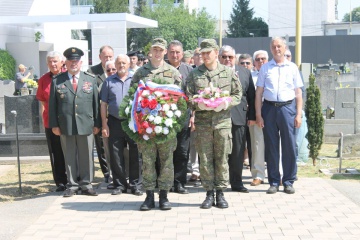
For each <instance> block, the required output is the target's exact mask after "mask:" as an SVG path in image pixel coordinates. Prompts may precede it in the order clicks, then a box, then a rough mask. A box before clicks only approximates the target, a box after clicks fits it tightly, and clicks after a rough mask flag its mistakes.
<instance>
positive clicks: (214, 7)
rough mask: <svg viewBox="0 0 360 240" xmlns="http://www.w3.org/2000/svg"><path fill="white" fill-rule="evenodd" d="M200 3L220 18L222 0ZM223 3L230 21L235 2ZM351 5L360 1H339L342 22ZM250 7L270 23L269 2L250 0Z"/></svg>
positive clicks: (224, 13)
mask: <svg viewBox="0 0 360 240" xmlns="http://www.w3.org/2000/svg"><path fill="white" fill-rule="evenodd" d="M198 1H199V8H202V7H205V8H206V10H207V12H208V13H210V14H211V15H213V16H216V18H219V16H220V0H198ZM284 1H286V0H284ZM287 1H289V0H287ZM291 1H294V2H295V0H291ZM314 1H316V0H314ZM221 2H222V18H223V19H224V20H229V19H230V13H231V12H232V6H233V0H221ZM209 3H211V4H209ZM350 4H351V9H353V8H355V7H360V0H338V18H339V20H342V18H343V17H344V15H345V13H348V12H350ZM250 7H253V8H254V11H255V17H262V18H263V19H264V20H265V22H268V20H267V18H268V16H269V12H268V0H250Z"/></svg>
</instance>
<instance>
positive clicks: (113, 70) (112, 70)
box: [106, 68, 116, 72]
mask: <svg viewBox="0 0 360 240" xmlns="http://www.w3.org/2000/svg"><path fill="white" fill-rule="evenodd" d="M106 71H107V72H115V71H116V68H109V69H106Z"/></svg>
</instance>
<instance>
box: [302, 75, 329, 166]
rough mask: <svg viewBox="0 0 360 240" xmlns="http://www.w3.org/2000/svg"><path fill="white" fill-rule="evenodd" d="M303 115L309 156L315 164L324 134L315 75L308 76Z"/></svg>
mask: <svg viewBox="0 0 360 240" xmlns="http://www.w3.org/2000/svg"><path fill="white" fill-rule="evenodd" d="M305 115H306V118H307V120H306V122H307V125H308V133H307V134H306V138H307V139H308V141H309V145H308V148H309V150H310V151H309V156H310V157H311V158H312V160H313V165H314V166H315V165H316V158H317V157H318V155H319V150H320V148H321V145H322V143H323V136H324V118H323V115H322V109H321V102H320V89H319V87H318V86H316V84H315V76H314V75H313V74H311V75H310V76H309V87H308V88H307V89H306V102H305Z"/></svg>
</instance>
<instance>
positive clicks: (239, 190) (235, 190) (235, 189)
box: [231, 186, 249, 193]
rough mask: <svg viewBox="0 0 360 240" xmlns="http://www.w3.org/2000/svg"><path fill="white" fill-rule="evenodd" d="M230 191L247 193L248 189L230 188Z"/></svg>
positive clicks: (242, 187)
mask: <svg viewBox="0 0 360 240" xmlns="http://www.w3.org/2000/svg"><path fill="white" fill-rule="evenodd" d="M231 191H233V192H242V193H249V189H247V188H246V187H244V186H241V187H231Z"/></svg>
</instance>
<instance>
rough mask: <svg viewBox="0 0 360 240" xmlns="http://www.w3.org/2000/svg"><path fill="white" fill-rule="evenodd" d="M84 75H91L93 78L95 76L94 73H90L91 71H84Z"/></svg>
mask: <svg viewBox="0 0 360 240" xmlns="http://www.w3.org/2000/svg"><path fill="white" fill-rule="evenodd" d="M84 73H85V74H86V75H89V76H90V77H93V78H95V77H96V76H95V75H94V74H92V73H89V72H84Z"/></svg>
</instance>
